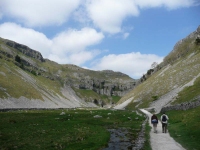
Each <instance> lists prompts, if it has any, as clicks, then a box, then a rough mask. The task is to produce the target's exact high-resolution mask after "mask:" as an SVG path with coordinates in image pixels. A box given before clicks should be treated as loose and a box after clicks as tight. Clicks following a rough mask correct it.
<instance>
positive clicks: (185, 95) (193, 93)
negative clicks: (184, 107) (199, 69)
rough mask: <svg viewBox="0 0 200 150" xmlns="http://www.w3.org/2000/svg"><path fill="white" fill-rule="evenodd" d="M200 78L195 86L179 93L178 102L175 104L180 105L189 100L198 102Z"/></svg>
mask: <svg viewBox="0 0 200 150" xmlns="http://www.w3.org/2000/svg"><path fill="white" fill-rule="evenodd" d="M199 89H200V77H199V78H197V79H196V80H195V82H194V85H193V86H189V87H186V88H184V89H183V90H182V91H181V92H180V93H178V97H177V100H176V101H174V103H173V104H179V103H183V102H187V101H188V100H197V97H199V96H200V90H199Z"/></svg>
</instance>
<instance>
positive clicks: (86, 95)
mask: <svg viewBox="0 0 200 150" xmlns="http://www.w3.org/2000/svg"><path fill="white" fill-rule="evenodd" d="M73 90H74V91H75V92H76V93H77V95H78V96H79V97H80V98H82V99H85V100H86V101H91V99H92V100H94V99H96V100H103V101H104V102H105V103H110V100H111V101H112V102H113V103H117V102H118V101H119V100H120V98H121V97H119V96H110V97H109V96H107V95H99V94H97V93H96V92H94V91H93V90H88V89H76V88H73Z"/></svg>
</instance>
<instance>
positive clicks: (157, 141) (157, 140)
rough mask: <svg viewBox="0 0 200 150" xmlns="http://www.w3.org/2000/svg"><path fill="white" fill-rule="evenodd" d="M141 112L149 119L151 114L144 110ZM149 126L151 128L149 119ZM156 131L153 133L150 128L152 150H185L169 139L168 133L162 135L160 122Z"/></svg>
mask: <svg viewBox="0 0 200 150" xmlns="http://www.w3.org/2000/svg"><path fill="white" fill-rule="evenodd" d="M141 111H142V112H143V113H145V114H146V115H147V116H148V117H149V118H151V116H152V114H151V113H150V112H148V111H146V110H144V109H141ZM169 119H170V118H169ZM149 125H150V126H152V125H151V121H150V119H149ZM157 131H158V133H154V132H153V128H152V130H151V132H150V141H151V147H152V150H185V149H184V148H183V147H182V146H181V145H180V144H179V143H177V142H176V141H175V140H174V139H173V138H172V137H170V135H169V133H162V124H161V122H160V121H159V123H158V126H157Z"/></svg>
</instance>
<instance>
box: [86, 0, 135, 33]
mask: <svg viewBox="0 0 200 150" xmlns="http://www.w3.org/2000/svg"><path fill="white" fill-rule="evenodd" d="M86 7H87V8H86V9H87V11H88V15H89V17H90V18H91V19H92V21H93V23H94V24H95V25H96V26H97V27H99V28H100V29H101V30H102V31H104V32H108V33H113V34H114V33H119V32H121V25H122V22H123V21H124V19H126V18H127V17H129V16H137V15H138V14H139V12H138V9H137V7H136V5H135V3H134V1H133V0H88V1H87V4H86Z"/></svg>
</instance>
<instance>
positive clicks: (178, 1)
mask: <svg viewBox="0 0 200 150" xmlns="http://www.w3.org/2000/svg"><path fill="white" fill-rule="evenodd" d="M135 3H136V5H138V6H139V7H140V8H152V7H163V6H164V7H166V8H168V9H177V8H181V7H190V6H192V5H194V4H195V0H135Z"/></svg>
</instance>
